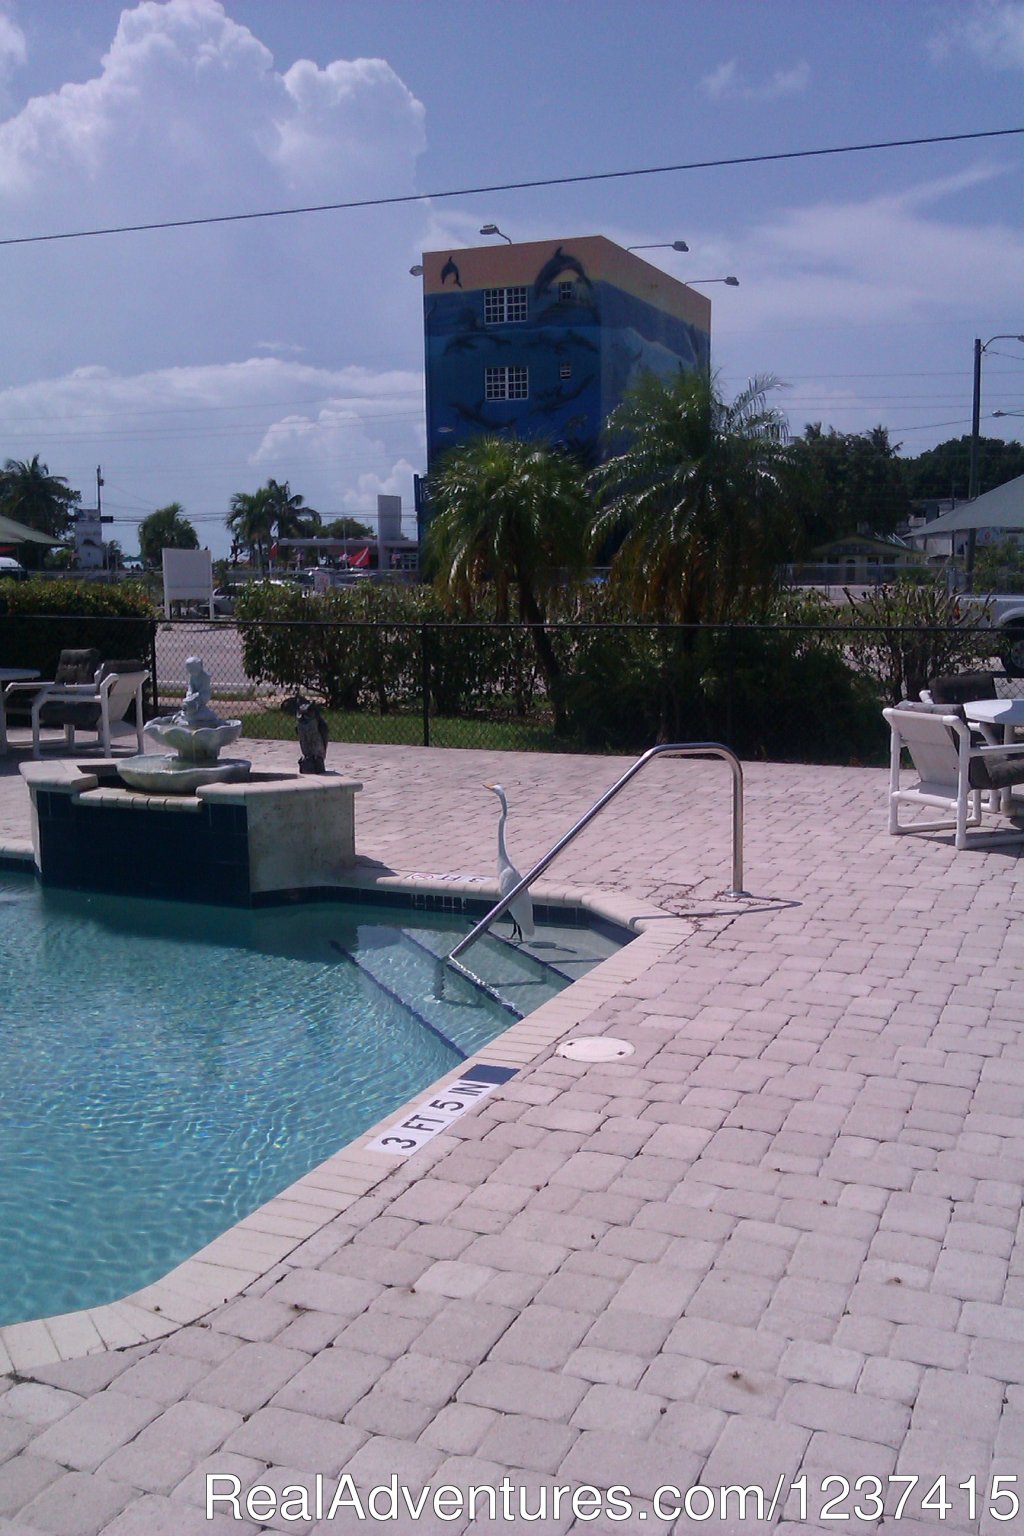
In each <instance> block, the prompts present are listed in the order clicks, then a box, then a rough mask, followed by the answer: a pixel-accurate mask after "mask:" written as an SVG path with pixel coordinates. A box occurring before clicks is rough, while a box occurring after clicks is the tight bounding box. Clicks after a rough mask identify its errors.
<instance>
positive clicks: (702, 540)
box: [591, 372, 797, 624]
mask: <svg viewBox="0 0 1024 1536" xmlns="http://www.w3.org/2000/svg"><path fill="white" fill-rule="evenodd" d="M775 385H776V380H774V379H771V378H761V379H754V380H753V381H752V382H751V383H750V384H749V385H748V386H747V388H746V389H745V390H743V391H742V392H741V393H740V394H739V395H738V396H737V397H736V399H735V400H734V401H732V402H731V403H728V402H726V401H725V400H723V399H722V396H721V394H720V393H719V391H718V387H717V384H716V381H715V380H714V379H713V378H711V377H710V376H708V375H707V374H705V373H703V372H696V373H694V372H685V373H684V372H680V373H678V374H676V375H674V376H673V377H672V378H671V379H667V380H666V379H662V378H659V377H658V376H656V375H654V374H650V373H648V374H644V375H642V376H641V378H640V379H639V380H638V382H637V384H636V386H635V387H634V389H633V390H632V391H631V392H630V394H629V395H628V396H627V397H626V399H625V400H624V401H623V403H622V405H621V406H619V407H618V409H617V410H615V411H613V412H612V414H611V416H610V417H609V419H608V423H607V428H608V434H609V440H610V444H611V447H612V452H611V454H610V456H609V457H608V458H607V459H606V460H605V461H604V463H602V464H600V465H599V466H598V467H597V468H596V469H595V470H594V471H593V472H592V475H591V485H592V487H593V490H594V493H595V498H596V501H597V510H596V513H595V515H594V517H593V520H592V524H591V544H592V548H594V549H600V548H601V547H602V546H603V547H608V545H609V544H611V543H613V542H615V541H619V542H618V547H617V549H616V552H615V554H614V556H613V559H612V567H611V581H612V584H613V586H615V587H618V588H619V590H620V591H621V592H623V593H624V595H625V596H626V598H627V600H628V601H629V602H630V605H631V607H632V609H633V611H634V612H636V613H639V614H644V615H648V616H650V617H651V618H652V619H656V620H659V621H665V622H676V623H681V624H715V623H722V622H725V621H728V620H730V619H735V618H737V617H744V618H745V617H749V616H750V614H751V613H752V612H757V611H758V609H759V608H761V607H763V606H764V604H765V603H766V602H767V601H768V599H769V597H770V596H771V594H772V593H773V591H774V590H775V587H776V571H777V568H778V565H779V561H780V559H781V558H782V555H783V551H784V550H786V549H787V548H788V547H790V546H791V544H792V543H793V541H794V539H795V538H796V535H797V529H796V526H795V523H796V519H795V516H794V513H793V510H792V486H793V481H794V471H793V462H792V456H791V454H790V451H789V446H788V434H787V429H786V423H785V418H784V416H783V415H782V414H781V413H780V412H779V411H778V410H776V409H775V408H774V407H772V406H769V405H768V403H767V399H766V396H767V393H768V391H769V390H770V389H771V388H773V387H775Z"/></svg>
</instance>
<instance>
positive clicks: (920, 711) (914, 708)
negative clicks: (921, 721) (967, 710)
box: [896, 699, 967, 725]
mask: <svg viewBox="0 0 1024 1536" xmlns="http://www.w3.org/2000/svg"><path fill="white" fill-rule="evenodd" d="M896 708H897V709H904V710H907V711H908V712H909V713H910V714H912V715H955V716H956V718H957V719H958V720H962V721H963V722H964V724H965V725H966V723H967V716H966V715H965V714H964V709H963V705H962V704H935V703H932V704H925V703H924V702H923V701H922V700H921V699H900V701H899V703H898V704H897V705H896Z"/></svg>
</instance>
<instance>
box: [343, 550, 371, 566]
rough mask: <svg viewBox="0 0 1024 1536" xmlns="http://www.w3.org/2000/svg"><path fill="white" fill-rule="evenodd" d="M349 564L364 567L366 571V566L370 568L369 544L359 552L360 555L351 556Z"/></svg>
mask: <svg viewBox="0 0 1024 1536" xmlns="http://www.w3.org/2000/svg"><path fill="white" fill-rule="evenodd" d="M348 563H349V565H359V566H362V567H363V568H364V569H365V568H366V566H368V565H369V563H370V546H369V545H368V544H364V545H363V547H362V549H361V550H359V552H358V554H355V555H352V556H351V558H350V559H349V562H348Z"/></svg>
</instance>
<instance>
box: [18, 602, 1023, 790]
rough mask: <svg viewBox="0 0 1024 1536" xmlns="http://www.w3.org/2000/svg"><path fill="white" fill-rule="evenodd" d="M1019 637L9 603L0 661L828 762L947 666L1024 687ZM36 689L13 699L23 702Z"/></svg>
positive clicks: (170, 698)
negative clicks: (68, 611)
mask: <svg viewBox="0 0 1024 1536" xmlns="http://www.w3.org/2000/svg"><path fill="white" fill-rule="evenodd" d="M1018 633H1020V632H1018ZM1005 640H1006V636H1005V634H1004V635H1003V636H1000V635H999V634H998V632H996V631H993V630H992V629H988V628H986V629H971V628H966V627H964V626H962V625H958V626H956V627H949V628H938V627H936V628H928V627H924V626H916V627H913V628H911V627H902V628H901V627H899V626H882V625H878V626H874V627H872V626H867V625H853V624H851V623H849V622H844V621H842V620H840V619H839V618H837V621H836V622H835V623H834V624H814V625H789V626H782V625H726V626H718V627H714V626H699V627H697V626H694V627H686V626H669V625H652V624H566V623H559V624H551V625H545V626H536V627H533V628H531V627H530V626H526V625H519V624H508V625H500V624H483V623H479V624H476V623H457V624H441V623H419V624H409V623H405V624H384V623H338V622H330V623H328V622H322V621H318V622H309V621H305V622H298V621H274V620H263V619H260V620H254V621H248V622H246V621H241V620H237V621H236V620H212V621H211V620H194V619H193V620H176V621H170V622H168V621H166V620H163V619H149V618H146V619H141V618H113V617H86V616H75V617H67V618H54V617H53V616H38V617H37V616H32V615H17V616H10V615H8V616H0V660H2V661H3V663H4V664H5V665H12V666H31V667H35V668H36V669H37V670H38V671H39V672H40V675H41V677H42V678H44V679H45V678H48V677H53V675H54V670H55V668H56V665H57V661H58V658H59V655H60V652H61V650H62V649H64V648H65V647H83V646H92V647H94V648H95V649H96V650H98V651H99V652H100V655H101V657H102V658H103V659H108V660H109V659H111V658H113V657H118V658H128V657H138V658H140V659H141V660H142V661H143V663H144V665H145V666H146V667H147V668H148V669H149V671H150V673H151V683H150V687H149V689H148V694H147V704H146V708H147V715H148V716H150V717H152V716H153V715H159V714H171V713H173V712H174V711H175V710H176V709H177V708H179V707H180V705H181V702H182V699H183V698H184V695H185V692H186V673H185V661H186V659H187V658H188V657H189V656H193V655H198V656H200V657H202V659H203V662H204V664H205V667H206V669H207V671H208V672H209V673H210V675H211V677H212V680H213V689H214V693H213V704H214V707H215V708H216V710H217V712H218V713H219V714H221V715H222V716H223V717H225V718H228V719H231V718H238V719H241V720H242V722H243V734H244V735H247V736H250V737H260V738H264V739H266V738H270V739H280V740H295V736H296V728H295V717H294V708H295V703H294V701H295V699H296V696H298V695H303V696H305V697H308V698H310V699H313V700H314V701H315V702H316V703H317V704H318V705H319V706H320V708H321V709H322V710H323V713H324V715H325V717H326V719H327V722H328V728H329V731H330V737H331V740H332V742H378V743H400V744H407V745H417V746H421V745H422V746H434V747H476V748H485V749H491V750H494V749H497V750H516V751H530V750H534V751H556V752H572V751H587V752H604V751H608V752H626V753H631V752H634V751H642V750H644V749H645V748H646V747H648V746H650V745H651V744H652V742H654V741H657V740H682V741H686V740H689V741H697V740H705V741H711V740H715V741H721V742H723V743H724V744H725V745H727V746H730V747H732V748H733V749H734V750H735V751H737V752H738V753H739V754H740V755H741V756H743V757H747V758H768V759H776V760H789V761H803V762H819V763H829V762H831V763H876V764H880V763H882V762H883V761H884V760H885V754H886V742H887V731H886V729H885V725H884V721H883V720H882V716H881V710H882V708H883V706H884V705H886V704H889V703H893V702H895V701H896V699H898V698H900V697H911V698H914V697H917V695H918V693H919V691H920V689H922V688H924V687H926V686H927V684H928V681H929V679H930V678H931V677H932V676H933V675H935V674H936V673H944V672H956V671H959V670H965V669H968V668H975V667H983V668H985V669H987V670H990V671H992V672H994V673H995V674H996V688H997V692H998V693H1000V694H1002V695H1005V696H1007V697H1015V696H1019V695H1021V694H1022V693H1024V679H1021V678H1018V677H1017V676H1015V675H1013V673H1014V672H1015V671H1016V670H1017V669H1016V668H1014V666H1013V658H1012V655H1010V653H1009V651H1008V647H1007V646H1006V645H1005V643H1004V642H1005ZM1022 649H1024V647H1022ZM1007 659H1008V660H1009V661H1010V663H1011V666H1010V670H1009V671H1007V669H1006V667H1005V666H1004V664H1003V663H1004V660H1007ZM1022 659H1024V658H1022ZM1019 670H1021V671H1022V672H1024V665H1022V666H1021V667H1020V669H1019ZM29 704H30V697H26V696H25V695H18V696H15V698H14V699H13V700H12V712H15V711H16V710H17V709H18V708H19V707H20V708H22V709H23V710H24V709H27V708H28V706H29ZM15 723H17V718H16V717H15Z"/></svg>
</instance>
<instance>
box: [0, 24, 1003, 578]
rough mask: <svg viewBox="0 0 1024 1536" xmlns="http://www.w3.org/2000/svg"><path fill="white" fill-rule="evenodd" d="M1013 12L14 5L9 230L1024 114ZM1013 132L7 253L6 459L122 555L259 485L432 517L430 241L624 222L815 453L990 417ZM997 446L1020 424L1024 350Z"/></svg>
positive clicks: (393, 189)
mask: <svg viewBox="0 0 1024 1536" xmlns="http://www.w3.org/2000/svg"><path fill="white" fill-rule="evenodd" d="M1022 88H1024V3H1018V0H1013V3H1009V0H1005V3H1004V0H998V3H984V4H977V5H975V4H971V3H968V0H956V3H934V4H932V3H929V0H912V3H910V0H899V3H896V0H884V3H882V0H842V3H840V0H814V3H811V0H772V3H770V4H769V3H756V4H755V3H752V0H742V3H741V0H719V3H711V0H372V3H371V0H288V3H284V0H223V3H217V0H159V3H157V0H150V3H143V4H139V5H127V6H126V5H121V4H117V3H111V0H88V3H87V4H84V5H83V4H81V3H78V0H0V235H3V236H6V237H8V238H10V237H12V236H16V235H33V234H45V233H52V232H59V231H66V230H74V229H83V228H94V227H98V226H106V225H111V224H126V223H127V224H131V223H140V222H145V221H149V220H160V219H175V218H190V217H200V216H204V215H210V214H221V213H231V212H246V211H251V210H258V209H266V208H280V207H288V206H294V205H296V204H309V203H321V202H339V201H344V200H346V199H351V198H368V197H375V196H392V195H401V194H406V193H425V192H430V191H436V190H439V189H444V188H458V187H470V186H477V185H482V184H496V183H503V182H510V181H521V180H526V179H530V178H535V177H548V176H557V175H567V176H572V175H582V174H586V173H589V172H598V171H612V170H625V169H630V168H640V167H645V166H657V165H664V164H675V163H679V162H682V161H690V160H708V159H715V158H726V157H729V156H743V155H749V154H758V153H768V152H772V151H787V150H794V149H804V148H816V147H822V146H826V145H836V144H843V143H852V142H864V141H873V140H880V139H898V138H911V137H915V136H919V135H921V136H924V135H934V134H954V133H967V132H972V131H978V130H986V129H997V128H1007V127H1017V126H1021V125H1024V111H1022V109H1021V102H1022V95H1024V91H1022ZM1022 156H1024V137H1022V138H1004V139H991V140H988V141H976V142H973V143H963V144H954V145H938V146H930V147H926V148H914V149H898V150H893V151H888V152H882V153H867V154H859V155H845V156H835V157H833V156H829V157H825V158H821V159H812V160H802V161H791V162H788V163H784V164H773V165H763V166H752V167H751V166H748V167H733V168H721V169H715V170H701V171H693V172H677V173H671V174H666V175H656V176H643V177H638V178H636V179H618V180H614V181H606V182H594V183H584V184H580V185H577V186H572V187H563V188H549V189H540V190H533V191H522V192H514V193H512V192H509V193H491V194H488V195H484V196H472V197H469V196H466V197H455V198H444V199H435V200H432V201H422V202H414V203H410V204H406V205H403V206H400V207H397V208H389V209H366V210H359V211H352V212H332V213H323V214H311V215H305V216H301V217H295V218H281V219H273V220H258V221H254V222H251V223H244V224H236V225H220V226H213V227H208V228H199V229H191V230H169V231H163V232H153V233H144V234H142V233H140V234H126V235H120V236H110V237H104V238H97V239H84V240H73V241H67V242H55V243H50V244H43V245H40V244H34V245H21V246H6V247H0V335H2V337H3V346H2V349H0V357H2V363H0V458H3V457H8V456H9V457H15V458H22V457H28V456H31V454H33V453H39V454H40V456H41V457H42V458H43V459H44V460H45V461H46V462H47V463H48V464H49V466H50V469H51V471H53V472H54V473H58V474H63V475H66V476H67V478H68V480H69V481H70V483H71V484H72V486H74V487H75V488H77V489H80V490H81V491H82V492H83V495H84V498H85V500H86V501H87V502H88V501H89V500H90V499H91V497H92V494H93V487H94V477H95V469H96V465H97V464H102V466H103V473H104V478H105V482H106V484H105V489H104V500H105V507H104V510H105V511H107V512H111V513H113V515H114V516H115V517H116V518H117V519H118V522H116V523H115V525H114V527H113V530H112V531H113V533H114V535H115V536H116V537H118V538H119V539H120V541H121V543H122V545H123V547H124V549H125V550H126V551H127V552H131V551H132V550H133V549H134V548H135V544H136V540H135V533H134V530H135V526H136V524H137V522H138V520H139V519H140V518H141V517H143V516H145V515H146V513H147V512H149V511H152V510H153V509H154V508H155V507H157V506H160V505H163V504H165V503H166V502H168V501H171V500H177V501H180V502H182V503H183V504H184V506H185V510H186V515H188V516H189V517H190V518H191V519H192V520H193V522H194V523H195V525H196V528H197V530H198V531H199V533H200V535H201V538H202V540H203V542H208V543H209V544H210V547H211V548H212V549H213V550H214V553H215V554H223V553H225V552H226V548H227V537H226V533H225V531H224V515H225V513H226V511H227V506H228V501H229V498H230V496H231V494H232V492H233V491H237V490H253V489H255V488H256V487H257V486H258V485H260V484H262V483H263V482H264V481H265V480H266V479H267V478H268V477H269V476H271V475H272V476H274V477H275V478H276V479H278V480H285V479H287V480H288V481H290V483H291V486H292V489H293V490H295V491H298V492H300V493H301V494H302V495H304V496H305V498H306V500H307V502H309V503H310V504H311V505H313V506H315V507H317V508H318V510H320V511H321V513H323V514H324V515H325V516H328V517H331V516H337V515H340V514H341V513H343V512H351V513H353V514H355V515H357V516H358V515H360V514H364V515H366V516H367V517H368V518H369V516H370V515H371V514H372V513H373V511H374V509H375V505H376V494H377V492H378V491H388V492H398V493H400V494H402V496H403V498H404V500H405V502H406V505H407V506H410V507H411V485H412V474H413V472H414V471H420V470H422V469H423V467H424V462H423V460H424V450H423V421H422V329H421V314H420V291H419V284H418V282H417V281H416V280H415V279H414V278H412V277H410V276H409V273H408V269H409V267H410V266H411V265H413V264H415V263H416V262H417V261H418V260H419V256H420V252H421V251H422V250H424V249H439V248H443V247H445V246H448V245H465V244H477V243H480V236H479V235H478V233H477V232H478V230H479V227H480V225H481V224H483V223H486V222H489V221H494V222H496V223H497V224H499V225H500V226H501V228H502V229H504V230H506V231H507V232H508V233H509V234H510V235H511V236H512V237H513V238H514V239H522V240H537V239H547V238H553V239H561V238H563V237H572V236H574V235H577V236H578V235H583V234H595V233H600V234H605V235H608V236H609V237H610V238H612V239H615V240H618V241H620V242H621V243H622V244H624V245H627V244H628V245H632V244H639V243H646V242H653V241H661V240H664V241H672V240H674V239H680V238H681V239H685V240H686V241H687V242H688V243H689V246H690V253H689V254H688V255H682V254H675V253H673V252H671V251H652V252H649V253H648V256H649V257H651V258H653V259H655V260H656V261H658V263H659V264H660V265H663V266H664V267H665V269H666V270H667V271H670V272H671V273H672V274H673V275H674V276H677V277H679V278H681V279H683V280H688V279H690V278H693V279H694V280H696V279H700V278H710V277H717V276H723V275H725V274H726V273H735V274H736V275H737V276H738V277H739V279H740V287H739V288H736V289H732V288H726V287H724V286H720V285H719V286H715V287H711V288H708V289H707V290H706V291H707V293H708V294H709V296H710V297H711V298H712V300H713V304H714V309H713V334H712V349H713V359H714V365H715V367H716V368H717V369H718V370H719V372H720V375H721V380H722V384H723V388H724V389H725V391H726V393H732V392H734V391H735V390H736V389H738V388H740V387H741V386H742V385H743V384H744V383H745V382H746V381H747V379H749V378H750V377H752V376H753V375H755V374H764V373H772V374H775V375H777V376H778V377H779V378H780V379H782V380H783V381H784V382H785V384H786V388H785V389H784V390H783V391H782V392H781V394H780V396H779V400H780V403H781V404H782V405H783V407H784V409H785V410H786V411H787V413H788V416H789V420H790V425H791V428H792V430H793V431H794V432H799V431H801V430H802V428H803V426H804V424H805V423H806V422H808V421H822V422H823V423H824V424H825V425H826V426H830V425H831V426H835V427H837V428H839V429H840V430H844V431H858V430H864V429H866V428H868V427H870V426H873V425H875V424H876V423H879V422H881V423H882V424H884V425H886V426H888V427H889V428H890V429H891V432H892V437H893V440H894V441H896V442H899V443H901V444H902V445H903V451H904V452H910V453H913V452H918V451H920V450H921V449H923V448H926V447H929V446H931V445H932V444H934V443H936V442H940V441H942V440H943V439H944V438H947V437H953V436H959V435H961V434H962V433H965V432H967V431H968V430H969V427H970V395H971V355H972V342H973V338H974V337H975V336H980V337H982V339H984V340H987V339H988V338H989V337H991V336H994V335H996V334H997V333H1001V332H1014V333H1016V332H1022V333H1024V203H1022V184H1021V162H1022ZM983 385H984V388H983V409H982V415H983V430H986V431H990V432H992V433H993V435H995V434H997V433H998V434H999V435H1003V436H1015V437H1020V436H1022V431H1021V429H1022V428H1024V415H1022V416H1021V417H1020V418H1019V419H1014V418H1009V419H1006V420H1003V421H995V420H992V418H991V412H992V411H993V410H997V409H1002V410H1007V411H1014V410H1016V411H1021V412H1024V345H1019V344H1016V343H1010V342H1007V343H1003V342H995V343H993V345H992V346H991V348H989V350H988V351H987V353H986V357H985V366H984V373H983Z"/></svg>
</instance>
